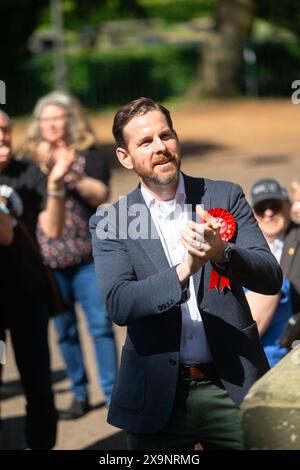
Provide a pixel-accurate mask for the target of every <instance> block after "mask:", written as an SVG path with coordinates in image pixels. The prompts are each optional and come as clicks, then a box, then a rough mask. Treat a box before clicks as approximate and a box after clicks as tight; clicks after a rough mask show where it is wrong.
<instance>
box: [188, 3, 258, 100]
mask: <svg viewBox="0 0 300 470" xmlns="http://www.w3.org/2000/svg"><path fill="white" fill-rule="evenodd" d="M253 19H254V0H218V4H217V8H216V16H215V26H214V30H213V32H212V33H211V35H210V37H209V38H208V40H207V43H206V44H204V45H203V52H202V57H201V59H200V64H199V74H198V77H199V78H200V80H199V82H198V87H197V88H198V90H197V91H198V93H200V94H201V95H204V96H215V97H224V98H225V97H230V96H234V95H237V94H239V93H240V92H241V83H242V79H241V77H242V72H243V49H244V44H245V40H246V38H247V35H248V34H249V32H250V30H251V26H252V23H253Z"/></svg>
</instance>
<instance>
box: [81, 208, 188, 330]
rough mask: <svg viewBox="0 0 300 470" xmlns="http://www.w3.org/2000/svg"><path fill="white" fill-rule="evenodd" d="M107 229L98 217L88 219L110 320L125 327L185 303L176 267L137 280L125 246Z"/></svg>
mask: <svg viewBox="0 0 300 470" xmlns="http://www.w3.org/2000/svg"><path fill="white" fill-rule="evenodd" d="M109 227H110V228H109V229H108V230H104V229H103V228H102V224H101V217H99V216H97V215H94V216H93V217H92V218H91V220H90V229H91V234H92V243H93V255H94V260H95V270H96V275H97V279H98V283H99V288H100V291H101V294H102V295H103V297H104V299H105V302H106V307H107V311H108V314H109V316H110V318H111V319H112V321H114V322H115V323H116V324H117V325H120V326H125V325H128V324H130V323H133V322H136V321H138V320H141V319H143V318H145V317H148V316H151V315H159V314H162V313H164V312H166V311H168V310H170V309H171V308H173V307H174V306H175V305H178V304H180V303H181V302H182V301H184V300H183V296H182V287H181V285H180V282H179V279H178V276H177V273H176V266H175V267H171V268H168V269H166V270H165V271H162V272H158V273H157V274H153V275H152V276H149V277H147V278H146V279H142V280H137V276H136V274H135V272H134V267H133V265H132V262H131V260H130V256H129V253H128V251H127V248H126V244H125V243H124V241H123V240H122V239H120V238H119V237H118V234H117V233H116V228H115V227H113V226H112V224H109ZM162 286H163V288H162Z"/></svg>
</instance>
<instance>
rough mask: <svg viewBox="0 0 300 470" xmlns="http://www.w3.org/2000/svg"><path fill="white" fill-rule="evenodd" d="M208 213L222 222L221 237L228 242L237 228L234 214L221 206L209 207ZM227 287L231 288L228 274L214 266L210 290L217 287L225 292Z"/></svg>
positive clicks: (217, 289) (202, 221) (218, 221)
mask: <svg viewBox="0 0 300 470" xmlns="http://www.w3.org/2000/svg"><path fill="white" fill-rule="evenodd" d="M207 213H208V214H209V215H211V216H212V217H214V219H215V221H216V222H217V223H219V224H220V232H219V233H220V237H221V239H222V240H224V241H226V242H228V241H229V240H231V239H232V237H233V235H234V234H235V230H236V222H235V220H234V217H233V215H232V214H230V212H228V211H227V210H225V209H222V208H221V207H216V208H213V209H209V210H208V211H207ZM204 217H205V216H204ZM206 220H208V219H206ZM200 223H204V220H203V219H202V220H201V221H200ZM225 287H226V288H227V289H230V281H229V279H228V278H227V277H226V276H221V275H220V274H218V273H217V272H216V271H215V269H213V268H212V271H211V275H210V281H209V290H212V289H216V291H217V292H219V289H220V290H221V292H224V291H225Z"/></svg>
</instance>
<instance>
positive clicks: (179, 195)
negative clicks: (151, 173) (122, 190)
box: [141, 172, 186, 208]
mask: <svg viewBox="0 0 300 470" xmlns="http://www.w3.org/2000/svg"><path fill="white" fill-rule="evenodd" d="M141 193H142V196H143V198H144V199H145V202H146V205H147V206H148V207H149V208H150V207H151V206H152V205H153V204H155V202H156V201H157V199H155V197H154V196H153V195H152V194H151V193H150V192H149V191H148V189H147V188H145V186H143V185H142V184H141ZM175 201H176V204H180V206H183V205H184V203H185V201H186V192H185V184H184V179H183V176H182V173H181V172H180V173H179V182H178V186H177V189H176V194H175Z"/></svg>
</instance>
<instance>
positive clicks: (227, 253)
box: [223, 242, 234, 263]
mask: <svg viewBox="0 0 300 470" xmlns="http://www.w3.org/2000/svg"><path fill="white" fill-rule="evenodd" d="M233 250H234V245H233V244H232V243H229V242H226V243H225V246H224V251H223V260H224V261H223V262H224V263H228V261H229V260H230V258H231V255H232V251H233Z"/></svg>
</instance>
